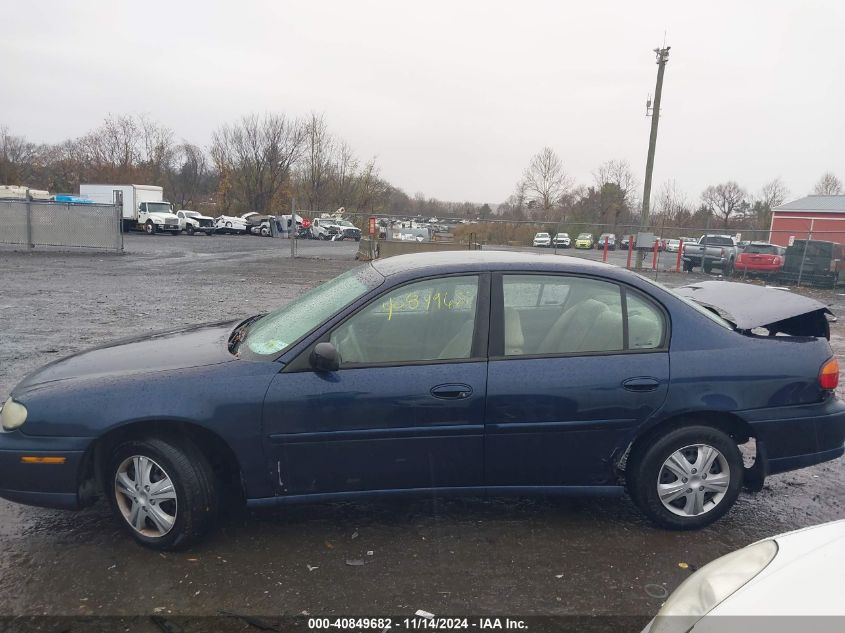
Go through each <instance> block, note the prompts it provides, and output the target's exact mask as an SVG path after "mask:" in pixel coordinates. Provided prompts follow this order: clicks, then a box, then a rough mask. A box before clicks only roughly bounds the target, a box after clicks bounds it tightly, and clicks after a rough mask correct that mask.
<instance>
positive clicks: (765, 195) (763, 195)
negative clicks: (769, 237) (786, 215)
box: [751, 178, 789, 229]
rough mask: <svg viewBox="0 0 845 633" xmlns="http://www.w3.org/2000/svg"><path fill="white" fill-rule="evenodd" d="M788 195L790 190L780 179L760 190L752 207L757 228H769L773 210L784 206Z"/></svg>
mask: <svg viewBox="0 0 845 633" xmlns="http://www.w3.org/2000/svg"><path fill="white" fill-rule="evenodd" d="M788 195H789V190H788V189H787V188H786V185H785V184H783V181H782V180H781V179H780V178H775V179H774V180H770V181H769V182H767V183H766V184H765V185H763V186H762V187H761V188H760V193H759V194H757V196H756V199H755V200H754V204H753V205H752V207H751V210H752V212H753V213H754V221H755V225H756V227H757V228H759V229H765V228H768V227H769V225H770V223H771V219H772V209H774V208H775V207H777V206H780V205H782V204H783V203H784V202H785V201H786V197H787V196H788Z"/></svg>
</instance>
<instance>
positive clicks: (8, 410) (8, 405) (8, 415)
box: [0, 398, 26, 431]
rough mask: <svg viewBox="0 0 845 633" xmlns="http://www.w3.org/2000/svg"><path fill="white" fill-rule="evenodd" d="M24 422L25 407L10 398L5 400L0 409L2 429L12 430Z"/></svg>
mask: <svg viewBox="0 0 845 633" xmlns="http://www.w3.org/2000/svg"><path fill="white" fill-rule="evenodd" d="M24 422H26V407H25V406H23V405H22V404H21V403H20V402H15V401H14V400H12V399H11V398H9V399H8V400H6V402H4V403H3V408H2V409H0V425H2V427H3V430H5V431H13V430H15V429H16V428H18V427H19V426H20V425H21V424H23V423H24Z"/></svg>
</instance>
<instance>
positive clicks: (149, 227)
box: [144, 220, 156, 235]
mask: <svg viewBox="0 0 845 633" xmlns="http://www.w3.org/2000/svg"><path fill="white" fill-rule="evenodd" d="M144 232H145V233H146V234H147V235H154V234H155V232H156V225H155V224H153V223H152V222H151V221H149V220H147V223H146V224H145V225H144Z"/></svg>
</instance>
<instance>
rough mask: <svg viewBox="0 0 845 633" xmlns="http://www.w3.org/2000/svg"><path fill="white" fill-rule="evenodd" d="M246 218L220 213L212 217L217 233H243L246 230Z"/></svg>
mask: <svg viewBox="0 0 845 633" xmlns="http://www.w3.org/2000/svg"><path fill="white" fill-rule="evenodd" d="M247 227H248V224H247V222H246V220H243V219H241V218H239V217H236V216H233V215H220V216H217V217H216V218H214V228H215V229H217V232H218V233H229V234H235V235H239V234H244V233H246V231H247Z"/></svg>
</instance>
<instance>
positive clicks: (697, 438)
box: [625, 425, 744, 530]
mask: <svg viewBox="0 0 845 633" xmlns="http://www.w3.org/2000/svg"><path fill="white" fill-rule="evenodd" d="M696 444H705V445H707V446H710V447H712V448H715V449H716V450H717V451H719V453H721V454H722V456H723V457H724V459H725V462H726V464H727V471H728V472H729V473H730V480H729V482H728V486H727V489H726V491H725V493H724V496H723V497H722V498H721V500H719V501H718V502H717V503H716V504H715V505H714V506H712V507H711V508H709V509H708V510H707V511H705V512H703V513H701V514H698V515H695V516H681V515H679V514H676V513H674V512H672V511H671V510H669V509H668V508H667V507H666V506H664V504H663V502H662V501H661V500H660V497H659V496H658V492H657V486H658V484H659V483H660V482H659V480H658V477H660V476H661V470H662V468H663V465H664V463H665V462H666V460H667V459H669V457H670V456H671V455H672V454H673V453H675V452H676V451H679V450H681V449H683V448H684V447H689V446H692V445H696ZM716 467H718V468H720V469H721V465H720V466H715V465H714V468H716ZM717 474H721V472H719V473H717ZM743 474H744V467H743V464H742V455H741V453H740V451H739V447H738V446H737V445H736V443H735V442H734V441H733V439H731V437H730V436H729V435H727V434H726V433H724V432H723V431H721V430H719V429H717V428H715V427H712V426H706V425H694V426H684V427H681V428H676V429H673V430H671V431H667V432H666V433H662V434H657V435H655V434H652V435H651V436H648V437H646V438H644V439H643V440H642V441H640V442H638V443H637V444H636V445H635V447H634V449H633V450H632V452H631V455H630V456H629V458H628V465H627V467H626V470H625V476H626V479H627V486H628V493H629V494H630V495H631V498H632V499H633V500H634V503H635V504H636V505H637V507H639V509H640V510H641V511H642V512H643V513H644V514H645V515H646V516H647V517H648V518H649V519H651V520H652V521H653V522H654V523H656V524H657V525H659V526H660V527H663V528H668V529H673V530H695V529H698V528H702V527H704V526H706V525H709V524H711V523H713V522H714V521H716V520H718V519H719V518H721V517H722V516H723V515H724V514H725V513H726V512H727V511H728V510H730V509H731V506H733V504H734V502H735V501H736V499H737V497H738V496H739V492H740V490H741V489H742V479H743ZM678 481H680V480H678ZM690 485H694V484H690ZM711 499H712V498H711ZM679 501H680V500H679Z"/></svg>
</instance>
